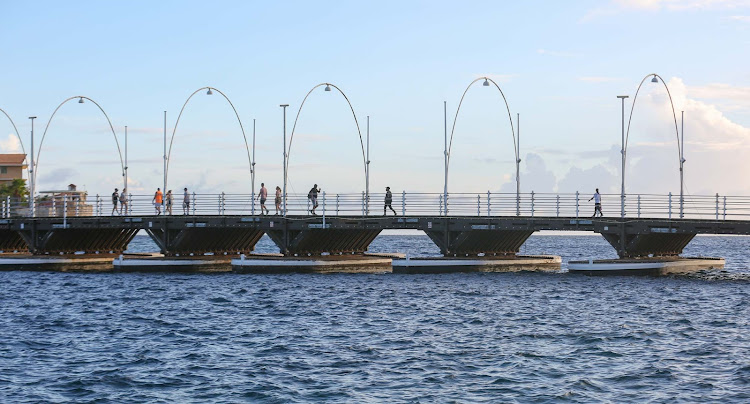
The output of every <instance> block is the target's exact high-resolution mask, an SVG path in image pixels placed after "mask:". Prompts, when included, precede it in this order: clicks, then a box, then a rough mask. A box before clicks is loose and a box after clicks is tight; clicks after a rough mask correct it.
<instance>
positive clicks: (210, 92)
mask: <svg viewBox="0 0 750 404" xmlns="http://www.w3.org/2000/svg"><path fill="white" fill-rule="evenodd" d="M213 93H214V92H213V91H211V87H209V88H208V91H206V95H211V94H213Z"/></svg>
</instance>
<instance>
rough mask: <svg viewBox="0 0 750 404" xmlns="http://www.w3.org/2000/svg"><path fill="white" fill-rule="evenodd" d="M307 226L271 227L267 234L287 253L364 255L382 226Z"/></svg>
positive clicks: (282, 251) (295, 254)
mask: <svg viewBox="0 0 750 404" xmlns="http://www.w3.org/2000/svg"><path fill="white" fill-rule="evenodd" d="M320 226H321V228H309V227H308V228H306V229H305V228H303V229H287V230H267V231H266V234H268V237H270V238H271V240H273V242H274V243H276V245H277V246H278V247H279V250H280V251H281V253H282V254H284V255H285V256H302V255H321V254H323V253H328V254H359V255H361V254H364V253H365V252H366V251H367V248H368V247H369V246H370V243H372V241H373V240H375V237H377V236H378V234H380V232H381V230H380V229H368V228H364V229H363V228H330V227H326V228H322V225H320Z"/></svg>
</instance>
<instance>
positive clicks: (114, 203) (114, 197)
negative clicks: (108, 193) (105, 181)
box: [112, 188, 124, 216]
mask: <svg viewBox="0 0 750 404" xmlns="http://www.w3.org/2000/svg"><path fill="white" fill-rule="evenodd" d="M123 191H124V190H123ZM119 200H120V194H118V193H117V188H115V192H112V216H114V215H115V212H117V201H119Z"/></svg>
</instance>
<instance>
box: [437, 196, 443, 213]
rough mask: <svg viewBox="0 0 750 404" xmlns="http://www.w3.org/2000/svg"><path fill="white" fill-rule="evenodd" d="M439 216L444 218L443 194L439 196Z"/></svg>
mask: <svg viewBox="0 0 750 404" xmlns="http://www.w3.org/2000/svg"><path fill="white" fill-rule="evenodd" d="M438 212H439V214H438V216H443V194H440V195H438Z"/></svg>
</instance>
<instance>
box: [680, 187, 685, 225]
mask: <svg viewBox="0 0 750 404" xmlns="http://www.w3.org/2000/svg"><path fill="white" fill-rule="evenodd" d="M684 200H685V197H684V196H683V195H682V192H680V219H682V218H683V217H684V215H683V212H684V211H683V209H682V207H683V204H684Z"/></svg>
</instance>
